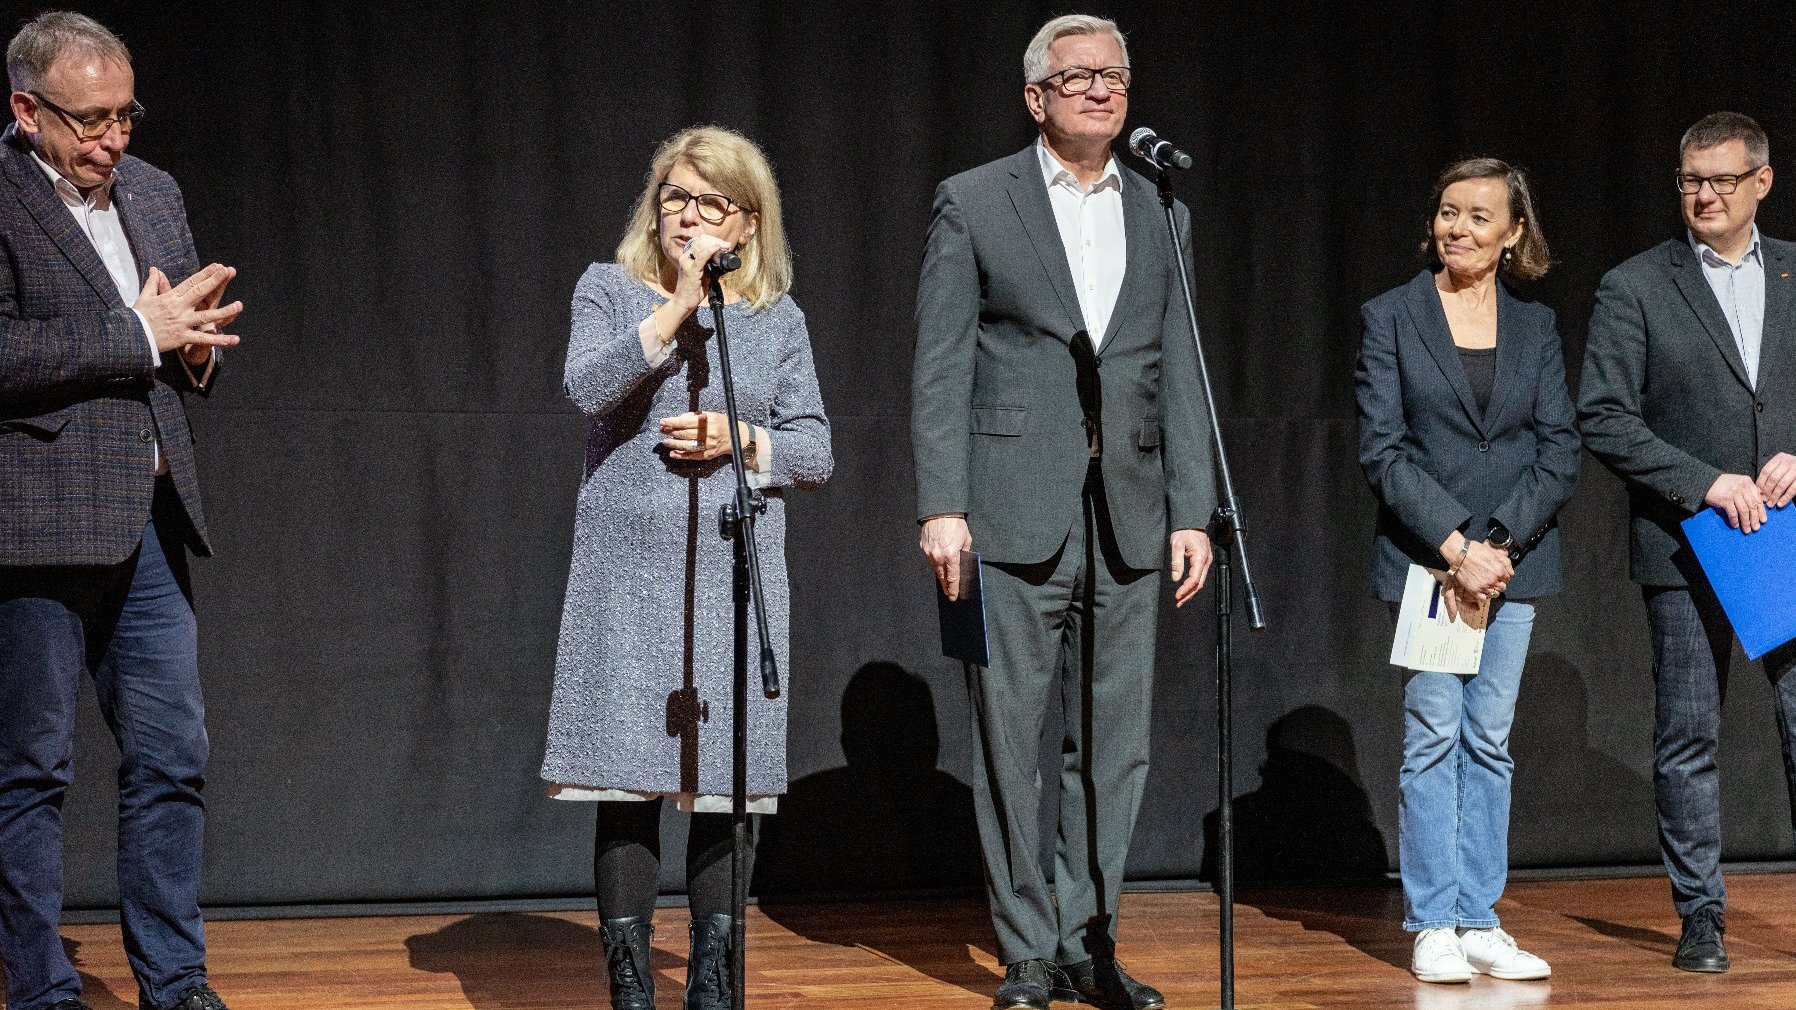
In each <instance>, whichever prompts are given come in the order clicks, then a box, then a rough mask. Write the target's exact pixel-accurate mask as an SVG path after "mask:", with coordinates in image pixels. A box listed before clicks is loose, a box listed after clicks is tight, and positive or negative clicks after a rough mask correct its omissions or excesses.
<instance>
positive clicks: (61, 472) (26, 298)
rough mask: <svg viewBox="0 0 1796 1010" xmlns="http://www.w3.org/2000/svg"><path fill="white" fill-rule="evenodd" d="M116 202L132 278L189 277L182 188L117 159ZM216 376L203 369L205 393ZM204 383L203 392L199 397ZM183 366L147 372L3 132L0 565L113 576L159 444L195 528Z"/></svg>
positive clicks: (138, 328) (199, 546)
mask: <svg viewBox="0 0 1796 1010" xmlns="http://www.w3.org/2000/svg"><path fill="white" fill-rule="evenodd" d="M112 200H113V202H114V203H115V204H116V206H117V207H118V209H119V217H120V219H121V220H122V221H123V223H124V228H125V234H126V236H127V237H128V238H129V239H130V242H131V250H132V253H133V254H134V256H135V257H136V260H137V271H138V277H139V280H143V279H144V278H146V277H147V276H148V274H149V270H150V268H151V267H160V268H161V269H162V272H163V273H165V274H167V275H168V277H169V279H170V280H171V281H173V282H175V283H179V282H180V281H181V280H183V279H185V278H187V277H189V276H191V275H192V274H193V273H194V272H195V271H196V270H198V269H199V257H198V255H197V254H196V253H195V252H194V248H193V236H192V235H191V234H190V233H189V232H188V229H187V210H186V207H185V205H184V204H183V203H182V201H181V191H180V189H179V188H178V187H177V186H176V185H175V181H174V179H172V178H171V177H170V176H169V175H168V174H167V173H166V172H163V171H160V170H158V169H156V168H153V167H151V166H150V165H148V164H146V163H145V162H143V161H141V160H139V159H137V158H134V157H131V156H129V155H126V156H125V157H124V159H123V160H122V161H121V162H120V163H119V166H118V169H117V174H116V177H115V179H114V182H113V189H112ZM217 374H218V372H217V369H216V368H214V370H213V376H214V381H216V376H217ZM209 386H210V383H208V387H209ZM189 392H197V393H200V394H201V395H205V393H206V390H205V389H200V388H197V387H196V386H195V385H194V383H193V380H192V379H191V378H190V377H189V376H188V374H187V371H186V369H185V368H184V367H183V366H182V364H181V362H180V360H179V356H178V355H177V354H175V353H172V352H171V353H169V354H166V355H164V356H163V358H162V366H161V367H160V368H156V367H155V366H154V363H153V359H152V358H151V353H150V344H149V337H148V336H147V335H146V334H145V333H144V331H143V325H142V323H141V322H140V321H139V320H138V318H137V315H136V313H134V312H132V311H131V309H130V307H129V306H127V305H125V304H124V303H123V301H121V300H120V298H119V294H118V288H117V286H116V285H114V284H113V282H112V278H111V276H110V275H109V274H108V273H107V272H106V266H105V264H104V263H102V262H101V260H100V256H99V254H98V253H97V252H95V250H94V247H93V243H92V242H90V241H89V240H88V238H87V236H86V235H85V234H83V233H82V231H81V229H80V227H79V226H78V225H77V224H76V222H75V220H74V218H73V217H72V216H71V215H70V214H69V211H68V208H67V207H66V206H64V204H63V203H62V200H61V198H60V197H58V196H57V195H56V191H55V190H54V188H52V186H51V184H50V181H49V179H47V178H46V177H45V175H44V172H43V170H42V169H41V168H39V167H38V165H37V164H36V163H35V162H34V161H32V159H31V155H30V148H29V146H28V144H27V141H26V138H25V137H24V136H23V135H21V134H20V133H19V131H18V127H17V124H14V125H12V126H9V127H7V128H6V131H5V132H4V133H3V134H0V565H109V564H114V563H117V562H119V561H123V560H124V559H126V558H127V557H129V556H130V555H131V552H132V551H134V550H136V549H137V543H138V540H139V538H140V537H141V535H142V533H143V528H144V524H145V523H146V522H147V521H148V520H149V516H150V506H151V502H152V500H153V498H154V495H155V452H156V448H155V443H156V442H157V441H158V440H160V442H161V446H162V453H163V456H164V457H165V458H166V459H167V461H168V469H169V474H170V476H171V477H172V478H173V481H174V486H175V489H176V491H177V492H178V493H179V495H180V499H181V503H182V505H183V506H184V507H185V510H186V512H187V516H188V519H189V520H190V524H191V529H188V530H183V531H182V535H183V536H184V538H185V539H186V540H187V543H188V546H189V548H190V549H191V550H193V551H194V552H195V553H198V554H202V555H209V554H211V553H212V550H211V546H210V543H209V541H208V539H207V536H206V522H205V518H204V513H203V512H202V511H201V508H200V493H199V481H198V477H197V475H196V473H195V470H194V459H193V434H192V432H191V430H190V429H189V428H188V425H187V414H186V410H185V409H184V407H183V404H182V397H183V394H185V393H189Z"/></svg>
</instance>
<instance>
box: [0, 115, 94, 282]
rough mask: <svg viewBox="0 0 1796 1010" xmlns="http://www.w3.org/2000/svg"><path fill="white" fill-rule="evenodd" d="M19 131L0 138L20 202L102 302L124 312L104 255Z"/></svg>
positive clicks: (13, 129)
mask: <svg viewBox="0 0 1796 1010" xmlns="http://www.w3.org/2000/svg"><path fill="white" fill-rule="evenodd" d="M17 130H18V124H16V123H15V124H13V125H12V126H9V127H7V128H6V133H5V134H4V136H0V151H4V152H5V153H4V158H5V161H6V174H7V176H8V177H9V178H10V179H11V180H12V183H13V186H14V187H15V188H17V190H18V193H19V202H20V203H22V204H24V205H25V209H26V210H27V211H29V212H30V214H31V216H32V217H33V218H35V219H36V220H37V223H38V226H39V227H41V228H43V229H44V234H46V235H48V236H50V241H52V242H54V243H56V247H57V248H58V249H60V250H62V254H63V255H64V256H66V257H68V259H69V262H70V263H72V264H74V267H75V269H76V270H77V271H79V272H80V273H81V276H82V277H84V278H86V279H87V283H88V284H90V285H92V286H93V289H94V291H95V292H96V293H98V294H99V296H100V297H101V299H103V300H104V301H105V302H106V304H107V305H109V306H111V307H113V308H115V309H117V308H123V307H124V302H122V301H120V299H119V296H118V286H117V285H115V284H114V283H112V274H110V273H108V272H107V270H106V264H104V263H102V262H100V254H99V253H98V252H96V251H95V250H94V244H93V242H91V241H89V240H88V237H87V235H86V234H85V233H83V232H82V231H81V226H80V225H77V224H76V223H75V217H74V215H73V214H70V213H69V209H68V207H66V206H64V204H63V202H62V197H60V196H58V195H56V190H55V188H54V187H52V186H51V184H50V180H49V178H48V177H47V176H45V175H44V172H43V169H41V168H39V167H38V166H37V163H36V162H35V161H33V160H31V154H30V149H29V147H27V146H26V142H25V140H24V138H22V137H18V136H17V134H16V131H17Z"/></svg>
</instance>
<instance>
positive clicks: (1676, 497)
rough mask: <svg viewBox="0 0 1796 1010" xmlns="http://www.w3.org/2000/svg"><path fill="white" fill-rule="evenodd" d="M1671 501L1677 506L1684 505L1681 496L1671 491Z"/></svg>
mask: <svg viewBox="0 0 1796 1010" xmlns="http://www.w3.org/2000/svg"><path fill="white" fill-rule="evenodd" d="M1671 500H1672V501H1673V502H1675V503H1677V504H1679V505H1682V504H1683V503H1684V496H1683V495H1681V494H1678V493H1677V492H1676V491H1673V492H1671Z"/></svg>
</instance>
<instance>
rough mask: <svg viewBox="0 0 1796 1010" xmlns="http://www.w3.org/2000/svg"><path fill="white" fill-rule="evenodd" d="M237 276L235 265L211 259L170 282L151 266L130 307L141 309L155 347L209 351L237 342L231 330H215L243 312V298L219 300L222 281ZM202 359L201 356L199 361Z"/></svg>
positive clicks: (221, 295) (189, 359)
mask: <svg viewBox="0 0 1796 1010" xmlns="http://www.w3.org/2000/svg"><path fill="white" fill-rule="evenodd" d="M236 276H237V268H236V267H227V266H225V265H223V264H221V263H213V264H211V265H210V266H207V267H205V268H204V269H202V270H200V271H199V272H198V273H196V274H194V275H193V276H192V277H189V278H187V279H186V280H184V281H182V282H181V283H179V284H173V285H171V284H170V283H169V280H168V275H167V274H165V273H163V272H162V271H161V270H159V269H157V268H156V267H151V268H150V273H149V277H148V278H147V279H146V280H145V282H144V286H143V291H142V292H141V293H139V294H138V296H137V302H136V303H135V304H134V305H133V306H132V308H134V309H136V310H137V311H138V312H141V313H142V314H143V318H144V321H145V322H147V323H148V324H149V327H150V337H151V339H153V340H154V341H155V342H156V350H158V351H160V352H162V353H164V354H166V353H167V352H169V351H176V350H178V351H181V352H182V354H183V356H186V354H187V351H188V349H189V348H195V349H199V350H203V351H204V352H205V353H206V354H210V353H211V349H212V348H214V347H231V346H234V345H235V344H237V343H238V337H236V336H235V335H234V334H230V333H220V332H218V328H219V326H221V325H225V324H228V323H229V322H230V321H231V320H233V319H236V318H237V316H238V315H239V314H240V313H242V312H243V303H242V302H232V303H230V304H229V305H225V306H222V307H221V306H220V305H219V304H218V303H219V302H220V301H221V300H222V299H223V297H224V289H225V285H227V284H229V283H230V282H231V279H232V278H233V277H236ZM204 360H205V359H204V358H203V357H202V358H200V362H204ZM188 362H189V363H195V362H194V359H193V358H192V357H188Z"/></svg>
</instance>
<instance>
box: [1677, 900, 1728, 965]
mask: <svg viewBox="0 0 1796 1010" xmlns="http://www.w3.org/2000/svg"><path fill="white" fill-rule="evenodd" d="M1725 932H1727V923H1726V922H1724V921H1722V917H1721V909H1719V908H1716V907H1715V906H1714V905H1704V906H1703V907H1701V908H1699V909H1697V910H1696V911H1694V912H1692V913H1690V917H1689V918H1687V919H1685V920H1684V935H1683V936H1682V937H1680V938H1679V939H1678V952H1677V954H1676V955H1674V956H1673V957H1672V959H1671V963H1672V965H1673V966H1674V967H1677V968H1681V969H1683V970H1684V971H1726V970H1727V947H1726V946H1724V945H1723V944H1722V942H1721V934H1723V933H1725Z"/></svg>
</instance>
